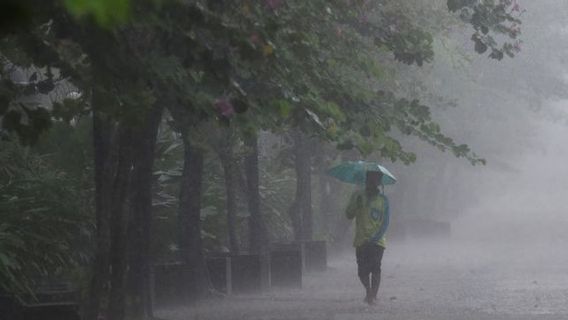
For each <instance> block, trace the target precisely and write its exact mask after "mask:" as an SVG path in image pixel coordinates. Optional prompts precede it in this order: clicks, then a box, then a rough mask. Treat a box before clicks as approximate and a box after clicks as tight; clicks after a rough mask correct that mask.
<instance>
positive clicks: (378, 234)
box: [371, 195, 390, 242]
mask: <svg viewBox="0 0 568 320" xmlns="http://www.w3.org/2000/svg"><path fill="white" fill-rule="evenodd" d="M381 196H382V197H383V219H382V223H381V227H380V228H379V230H377V232H376V233H375V234H374V235H373V237H372V238H371V241H373V242H375V241H379V240H380V239H381V238H382V237H383V236H384V235H385V233H386V232H387V229H388V227H389V223H390V207H389V199H388V198H387V196H385V195H381Z"/></svg>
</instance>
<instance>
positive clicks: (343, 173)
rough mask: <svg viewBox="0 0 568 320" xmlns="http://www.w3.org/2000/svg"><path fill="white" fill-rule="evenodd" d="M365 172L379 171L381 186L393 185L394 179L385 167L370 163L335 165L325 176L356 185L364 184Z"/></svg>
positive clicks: (351, 162)
mask: <svg viewBox="0 0 568 320" xmlns="http://www.w3.org/2000/svg"><path fill="white" fill-rule="evenodd" d="M367 171H379V172H382V173H383V178H382V179H381V184H382V185H389V184H395V183H396V178H395V177H394V175H393V174H392V173H390V172H389V171H388V170H387V169H386V168H385V167H383V166H381V165H380V164H378V163H377V162H372V161H348V162H344V163H342V164H340V165H337V166H335V167H333V168H331V169H329V170H327V174H328V175H330V176H332V177H335V178H337V179H339V180H341V181H343V182H347V183H353V184H358V185H364V184H365V177H366V172H367Z"/></svg>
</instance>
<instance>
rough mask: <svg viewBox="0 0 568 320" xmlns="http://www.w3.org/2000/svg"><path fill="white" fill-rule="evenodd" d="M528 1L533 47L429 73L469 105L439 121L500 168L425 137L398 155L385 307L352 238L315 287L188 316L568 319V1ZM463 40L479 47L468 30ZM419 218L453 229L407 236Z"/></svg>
mask: <svg viewBox="0 0 568 320" xmlns="http://www.w3.org/2000/svg"><path fill="white" fill-rule="evenodd" d="M523 6H524V7H525V8H526V9H527V12H526V13H525V14H524V16H523V37H522V38H523V41H524V45H523V50H522V52H521V53H520V54H519V55H518V56H517V57H515V59H506V60H504V61H502V62H493V61H488V59H487V58H485V57H477V56H474V57H473V58H472V62H471V64H468V65H467V66H465V67H462V68H457V69H454V68H450V67H448V63H447V62H445V61H435V62H434V64H433V66H432V67H430V68H429V69H428V68H427V70H426V71H425V74H426V75H425V77H431V78H432V79H434V80H435V81H432V83H431V86H432V88H431V89H433V90H434V91H437V92H438V93H439V94H440V95H443V96H446V97H449V98H450V99H455V100H456V102H457V104H458V107H455V108H450V109H448V108H440V109H439V110H434V116H435V117H437V120H438V121H439V122H441V124H442V127H443V128H444V129H445V130H446V132H447V133H448V134H449V135H450V136H452V137H455V138H456V140H457V141H459V142H464V143H467V144H469V145H470V147H471V148H472V149H473V150H474V152H476V153H477V154H478V155H479V156H480V157H482V158H484V159H486V160H487V165H485V166H475V167H472V166H471V165H470V164H468V163H467V161H466V160H464V159H455V158H454V157H453V156H452V155H450V154H447V153H446V154H443V153H440V152H439V151H437V150H434V149H433V148H431V147H430V146H427V145H425V144H424V143H421V142H419V141H413V140H412V139H410V141H411V143H410V145H413V146H414V149H413V150H412V151H414V152H416V154H417V156H418V161H417V162H416V163H415V164H413V165H411V166H410V167H407V166H404V165H402V164H399V163H394V164H390V166H389V168H392V171H393V172H394V173H395V175H397V177H398V178H399V181H398V184H397V185H396V186H394V187H387V190H386V193H387V195H388V196H389V197H391V198H392V199H393V203H394V204H393V205H392V212H393V213H392V214H393V220H394V222H393V229H394V230H391V232H392V233H394V234H389V237H390V236H391V235H392V238H394V239H392V241H389V246H388V248H387V251H386V253H385V257H384V260H383V284H382V286H381V290H380V294H379V295H380V299H379V301H380V302H379V307H378V308H376V309H372V308H371V309H369V308H367V307H366V306H364V305H363V303H362V302H361V301H360V300H361V299H360V298H361V297H362V296H361V295H362V291H361V289H360V287H359V283H358V282H357V279H356V266H355V261H354V253H353V250H352V249H351V248H349V245H347V246H345V247H344V249H345V250H343V251H340V252H334V254H335V255H334V256H333V258H332V259H331V261H330V268H329V270H328V271H327V272H326V273H324V274H322V275H314V274H312V275H308V276H307V279H306V284H305V286H304V289H303V290H301V291H293V290H292V291H273V292H271V293H269V294H266V295H263V296H260V297H257V298H255V299H256V300H254V299H251V298H242V297H241V298H236V299H237V300H229V301H225V302H224V303H222V304H221V305H220V307H219V308H214V309H215V310H213V309H212V308H211V307H210V306H206V305H201V306H199V307H197V309H193V310H191V311H187V312H190V314H192V315H193V316H195V318H196V319H197V318H199V319H201V318H203V319H206V318H207V319H209V318H218V319H222V318H225V317H234V318H243V319H244V318H250V317H252V318H255V319H256V318H258V319H377V318H380V319H566V317H568V307H567V305H566V301H567V300H566V299H567V298H568V250H566V248H567V244H568V232H566V231H567V230H568V212H567V210H566V207H567V204H566V203H567V201H568V179H567V178H568V165H567V161H566V160H567V159H568V144H567V143H566V138H567V137H568V94H567V92H566V89H565V86H566V80H567V79H568V78H567V77H568V66H567V65H566V58H565V57H566V48H568V45H567V44H568V42H567V41H566V40H567V39H568V32H567V30H568V29H567V28H566V26H565V18H566V16H567V14H568V2H566V1H552V0H548V1H524V2H523ZM456 41H458V42H462V43H463V46H464V50H471V48H470V46H471V44H470V43H469V42H468V39H467V38H459V37H458V38H456ZM397 215H398V216H397ZM416 219H426V220H434V221H437V222H443V223H447V224H449V225H450V228H451V231H450V233H449V234H444V235H437V234H435V231H432V233H430V234H428V232H426V234H420V235H416V234H412V231H411V230H410V229H407V230H406V232H404V236H401V235H400V234H397V232H398V233H400V232H401V231H400V230H401V229H404V228H403V227H400V226H404V225H405V224H406V223H408V221H410V220H416ZM351 231H352V230H351ZM351 236H352V235H351V233H349V234H348V236H346V238H345V239H346V240H345V242H346V243H349V242H350V241H351V239H350V237H351ZM167 314H168V315H170V316H171V315H173V316H174V317H175V315H176V312H171V313H167ZM236 315H238V316H236ZM178 316H179V314H178ZM179 317H180V319H181V318H183V317H181V316H179Z"/></svg>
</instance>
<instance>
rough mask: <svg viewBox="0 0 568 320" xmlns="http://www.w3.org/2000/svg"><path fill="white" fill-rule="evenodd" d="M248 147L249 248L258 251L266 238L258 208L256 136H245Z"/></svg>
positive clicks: (246, 157) (245, 160)
mask: <svg viewBox="0 0 568 320" xmlns="http://www.w3.org/2000/svg"><path fill="white" fill-rule="evenodd" d="M245 146H246V147H247V149H248V152H247V155H246V156H245V158H244V169H245V176H246V190H247V200H248V208H249V211H250V218H249V250H250V251H251V252H254V253H258V252H260V251H261V250H262V246H263V244H264V243H265V241H266V240H268V239H267V235H266V233H265V230H266V229H265V226H264V221H263V217H262V212H261V208H260V176H259V167H258V157H259V154H258V136H257V135H256V134H255V135H254V136H250V137H246V138H245Z"/></svg>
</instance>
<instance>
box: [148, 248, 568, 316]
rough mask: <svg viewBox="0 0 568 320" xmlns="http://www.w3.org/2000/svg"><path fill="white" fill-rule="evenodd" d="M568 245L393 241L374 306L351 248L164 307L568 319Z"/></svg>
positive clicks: (207, 312) (209, 311)
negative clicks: (275, 283) (316, 266)
mask: <svg viewBox="0 0 568 320" xmlns="http://www.w3.org/2000/svg"><path fill="white" fill-rule="evenodd" d="M566 248H568V246H566V244H565V243H546V244H544V243H543V244H539V245H535V244H531V245H521V244H518V243H512V244H508V245H505V244H499V245H493V244H485V245H483V244H476V245H472V244H468V243H461V244H457V243H452V242H451V241H445V242H438V243H435V242H429V243H424V242H423V241H414V242H412V241H410V242H407V243H405V244H390V245H389V247H388V248H387V250H386V251H385V256H384V259H383V277H382V283H381V290H380V292H379V302H378V305H377V306H373V307H369V306H367V305H366V304H365V303H364V302H363V290H362V287H361V285H360V284H359V282H358V280H357V277H356V266H355V262H354V258H353V257H352V256H351V254H346V255H344V256H342V257H341V258H338V257H335V258H333V259H331V261H330V263H329V265H330V267H329V270H328V271H326V272H323V273H317V274H309V275H306V276H305V278H304V287H303V288H302V289H301V290H272V291H270V292H267V293H264V294H259V295H246V296H231V297H224V298H219V299H214V300H209V301H203V302H200V303H197V304H195V305H192V306H186V307H178V308H174V309H169V310H161V311H160V312H158V316H159V317H160V318H163V319H168V320H190V319H192V320H193V319H195V320H198V319H199V320H208V319H212V320H213V319H219V320H230V319H239V320H240V319H242V320H245V319H246V320H256V319H258V320H260V319H263V320H264V319H266V320H289V319H290V320H292V319H294V320H296V319H297V320H300V319H301V320H304V319H305V320H308V319H315V320H319V319H321V320H323V319H326V320H350V319H360V320H366V319H385V320H389V319H392V320H427V319H431V320H446V319H447V320H462V319H463V320H467V319H472V320H474V319H475V320H483V319H491V320H500V319H502V320H505V319H507V320H508V319H510V320H524V319H562V320H566V319H568V254H567V252H568V249H566Z"/></svg>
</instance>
